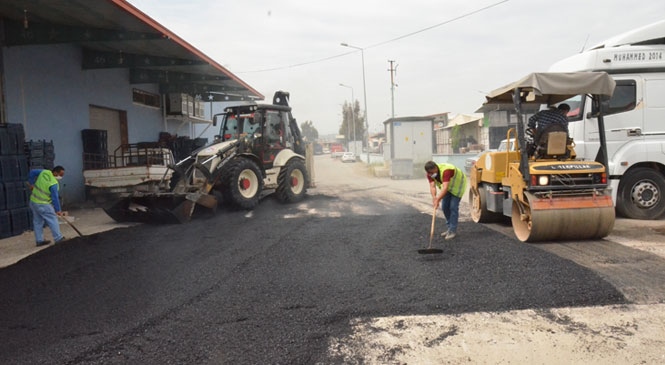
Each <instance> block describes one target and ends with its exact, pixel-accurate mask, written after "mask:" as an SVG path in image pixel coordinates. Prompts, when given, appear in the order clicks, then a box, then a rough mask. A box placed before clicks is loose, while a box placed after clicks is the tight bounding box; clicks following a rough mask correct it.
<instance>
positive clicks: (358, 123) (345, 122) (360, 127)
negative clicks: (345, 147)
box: [339, 100, 365, 142]
mask: <svg viewBox="0 0 665 365" xmlns="http://www.w3.org/2000/svg"><path fill="white" fill-rule="evenodd" d="M352 113H353V114H352ZM354 121H355V125H354V123H353V122H354ZM347 126H348V129H347ZM354 130H355V134H354ZM339 134H343V135H344V136H345V137H346V141H347V142H349V141H352V140H353V137H354V136H355V137H356V140H359V141H362V140H363V138H364V136H365V115H363V114H361V111H360V102H358V100H355V101H354V103H353V108H352V105H351V104H350V103H347V102H344V105H342V125H341V126H340V127H339ZM347 134H348V135H347Z"/></svg>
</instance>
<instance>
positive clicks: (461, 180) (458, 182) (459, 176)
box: [434, 163, 466, 198]
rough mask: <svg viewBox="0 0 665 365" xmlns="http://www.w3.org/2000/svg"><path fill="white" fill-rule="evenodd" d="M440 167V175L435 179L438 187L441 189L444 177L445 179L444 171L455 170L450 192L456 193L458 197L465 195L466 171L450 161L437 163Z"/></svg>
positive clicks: (449, 188) (449, 186) (449, 184)
mask: <svg viewBox="0 0 665 365" xmlns="http://www.w3.org/2000/svg"><path fill="white" fill-rule="evenodd" d="M437 166H438V167H439V176H437V177H436V179H434V182H435V183H436V187H437V188H439V189H441V187H442V183H441V181H442V179H443V171H445V170H455V174H454V175H453V177H452V178H451V179H450V182H449V183H448V192H449V193H451V194H453V195H455V196H456V197H458V198H461V197H462V196H463V195H464V192H465V191H466V175H464V172H462V170H460V169H459V168H457V166H455V165H453V164H449V163H440V164H437Z"/></svg>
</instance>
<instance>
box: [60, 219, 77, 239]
mask: <svg viewBox="0 0 665 365" xmlns="http://www.w3.org/2000/svg"><path fill="white" fill-rule="evenodd" d="M58 217H60V218H62V220H63V221H65V223H67V224H68V225H69V226H70V227H72V228H73V229H74V230H75V231H76V233H78V234H79V236H81V237H83V233H81V231H79V230H78V228H76V227H75V226H74V224H73V223H72V222H70V221H69V219H67V218H66V217H65V216H64V215H60V216H58Z"/></svg>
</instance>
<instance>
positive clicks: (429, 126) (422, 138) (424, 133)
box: [383, 116, 436, 178]
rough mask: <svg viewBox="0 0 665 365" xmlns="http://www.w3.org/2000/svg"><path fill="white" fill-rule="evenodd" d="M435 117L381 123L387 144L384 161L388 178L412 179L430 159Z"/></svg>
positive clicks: (398, 119)
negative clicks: (387, 166)
mask: <svg viewBox="0 0 665 365" xmlns="http://www.w3.org/2000/svg"><path fill="white" fill-rule="evenodd" d="M435 120H436V117H435V116H424V117H400V118H390V119H388V120H386V121H384V122H383V125H384V128H385V132H386V140H387V144H388V145H389V147H388V148H387V147H386V146H384V150H383V151H384V159H385V160H386V161H387V162H388V163H389V164H390V177H392V178H411V177H413V176H414V175H415V174H416V173H417V171H420V170H422V166H423V165H424V164H425V162H427V161H429V160H431V159H432V153H433V151H434V125H435V124H436V122H435Z"/></svg>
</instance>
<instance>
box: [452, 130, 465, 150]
mask: <svg viewBox="0 0 665 365" xmlns="http://www.w3.org/2000/svg"><path fill="white" fill-rule="evenodd" d="M461 130H462V127H461V126H460V125H456V126H454V127H453V130H452V136H451V138H452V140H453V141H452V142H453V153H458V152H459V151H458V148H459V147H460V144H461V142H462V141H461V139H462V138H461V133H460V132H461Z"/></svg>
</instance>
